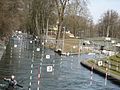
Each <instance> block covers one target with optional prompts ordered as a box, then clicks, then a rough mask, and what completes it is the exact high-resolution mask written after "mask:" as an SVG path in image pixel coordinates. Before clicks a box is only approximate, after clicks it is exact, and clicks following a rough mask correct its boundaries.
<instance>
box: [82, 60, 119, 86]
mask: <svg viewBox="0 0 120 90" xmlns="http://www.w3.org/2000/svg"><path fill="white" fill-rule="evenodd" d="M80 64H81V65H82V66H84V67H86V68H87V69H89V70H92V67H93V72H94V73H97V74H99V75H101V76H103V77H105V76H106V70H103V69H101V68H100V67H98V66H97V65H92V64H90V63H89V62H87V61H81V62H80ZM107 79H108V80H110V81H112V82H113V83H115V84H117V85H119V86H120V76H119V75H116V74H113V73H109V72H108V76H107Z"/></svg>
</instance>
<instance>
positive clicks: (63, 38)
mask: <svg viewBox="0 0 120 90" xmlns="http://www.w3.org/2000/svg"><path fill="white" fill-rule="evenodd" d="M63 29H64V31H63V45H62V53H63V52H64V39H65V27H63Z"/></svg>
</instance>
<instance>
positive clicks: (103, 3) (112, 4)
mask: <svg viewBox="0 0 120 90" xmlns="http://www.w3.org/2000/svg"><path fill="white" fill-rule="evenodd" d="M88 9H89V11H90V13H91V16H92V18H93V21H94V23H97V21H98V20H99V19H100V18H101V16H102V15H103V13H105V12H106V11H107V10H111V9H113V10H115V11H117V12H118V14H119V15H120V0H89V3H88Z"/></svg>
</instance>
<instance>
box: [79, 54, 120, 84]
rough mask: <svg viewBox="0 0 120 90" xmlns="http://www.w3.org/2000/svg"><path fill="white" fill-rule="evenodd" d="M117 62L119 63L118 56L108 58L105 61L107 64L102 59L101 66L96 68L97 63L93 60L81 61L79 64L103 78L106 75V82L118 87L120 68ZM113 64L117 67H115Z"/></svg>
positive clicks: (119, 58)
mask: <svg viewBox="0 0 120 90" xmlns="http://www.w3.org/2000/svg"><path fill="white" fill-rule="evenodd" d="M118 56H119V57H118ZM113 57H114V59H113ZM115 60H116V61H115ZM118 62H120V55H119V54H118V55H115V56H112V57H109V59H107V62H106V59H103V60H102V65H101V66H98V63H97V62H96V61H94V60H86V61H81V62H80V64H81V65H82V66H84V67H86V68H87V69H89V70H93V72H95V73H97V74H99V75H101V76H103V77H104V78H106V74H107V79H108V80H110V81H112V82H113V83H115V84H117V85H120V68H118V67H119V65H120V63H118ZM115 64H116V66H117V67H116V66H115Z"/></svg>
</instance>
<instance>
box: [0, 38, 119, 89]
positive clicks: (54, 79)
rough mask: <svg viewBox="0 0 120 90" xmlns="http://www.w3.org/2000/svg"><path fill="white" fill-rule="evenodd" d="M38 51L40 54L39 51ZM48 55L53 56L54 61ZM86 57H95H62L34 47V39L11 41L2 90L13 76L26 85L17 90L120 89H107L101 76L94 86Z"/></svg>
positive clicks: (0, 69) (0, 65)
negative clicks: (86, 63)
mask: <svg viewBox="0 0 120 90" xmlns="http://www.w3.org/2000/svg"><path fill="white" fill-rule="evenodd" d="M32 43H33V42H32ZM42 47H43V46H42ZM37 48H40V51H39V49H38V51H36V50H37ZM46 55H48V57H49V55H50V59H47V58H46V57H47V56H46ZM96 57H97V56H96ZM86 58H94V56H93V57H92V56H91V57H90V56H88V55H84V54H82V55H80V57H78V56H77V55H76V56H59V55H57V54H55V53H54V52H53V51H52V50H49V49H45V48H41V47H39V45H38V46H37V45H36V46H35V45H34V46H33V44H31V43H30V39H25V38H21V39H17V38H11V40H10V44H9V45H8V47H7V50H6V54H5V55H4V58H2V60H1V61H0V90H4V87H6V86H7V83H5V82H4V81H3V78H5V77H6V78H10V76H11V75H12V74H13V75H15V76H16V80H17V81H18V83H19V84H21V85H23V88H18V87H17V88H16V89H15V90H120V87H119V86H117V85H115V84H113V83H111V82H110V81H107V85H106V86H105V82H104V81H105V80H104V77H101V76H99V75H97V74H93V81H92V85H90V71H89V70H87V69H86V68H84V67H82V66H81V65H80V61H81V60H84V59H86ZM48 67H52V69H51V70H52V71H47V68H48ZM48 69H49V68H48Z"/></svg>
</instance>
